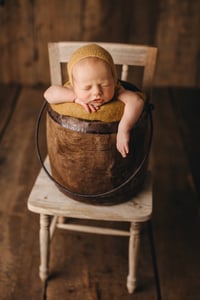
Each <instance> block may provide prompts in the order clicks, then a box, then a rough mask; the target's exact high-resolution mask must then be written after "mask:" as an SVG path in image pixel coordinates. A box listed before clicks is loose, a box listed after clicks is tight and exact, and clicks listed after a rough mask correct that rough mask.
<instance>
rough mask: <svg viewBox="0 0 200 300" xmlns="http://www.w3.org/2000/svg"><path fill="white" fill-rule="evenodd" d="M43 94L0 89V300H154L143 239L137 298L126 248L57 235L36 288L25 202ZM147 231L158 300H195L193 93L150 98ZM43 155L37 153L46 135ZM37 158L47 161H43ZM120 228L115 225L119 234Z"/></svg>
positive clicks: (198, 275) (34, 247)
mask: <svg viewBox="0 0 200 300" xmlns="http://www.w3.org/2000/svg"><path fill="white" fill-rule="evenodd" d="M43 91H44V87H37V88H27V87H24V88H21V87H16V86H2V85H0V97H1V99H0V174H1V176H0V195H1V198H0V299H1V300H22V299H28V300H44V299H46V300H57V299H59V300H65V299H66V300H111V299H113V300H125V299H126V300H128V299H134V300H139V299H140V300H144V299H145V300H146V299H148V300H154V299H157V296H156V288H155V281H154V276H153V269H152V261H151V256H150V246H149V240H148V237H147V230H146V228H144V234H143V236H142V241H141V254H140V262H139V274H138V275H139V279H140V284H139V287H138V290H137V291H136V292H135V294H133V295H129V294H128V293H127V290H126V276H127V262H128V260H127V246H128V241H127V239H126V238H119V237H106V236H99V235H93V234H91V235H89V234H81V233H73V232H72V233H71V232H67V231H57V232H56V234H55V237H54V239H53V242H52V247H51V264H50V271H51V277H50V280H49V281H48V283H47V285H46V286H43V284H42V283H41V282H40V280H39V278H38V266H39V244H38V230H39V216H38V215H36V214H33V213H31V212H29V211H28V210H27V198H28V195H29V193H30V190H31V188H32V186H33V184H34V180H35V178H36V176H37V173H38V171H39V169H40V165H39V162H38V159H37V157H36V154H35V148H34V147H35V146H34V130H35V121H36V117H37V115H38V111H39V109H40V107H41V104H42V102H43V98H42V92H43ZM154 104H155V110H154V127H155V131H154V142H153V147H152V152H151V164H152V167H153V174H154V213H153V229H154V239H155V247H156V253H157V263H158V269H159V275H160V284H161V292H162V299H163V300H198V299H200V235H199V232H200V201H199V195H200V175H199V167H200V133H199V128H200V118H199V115H200V90H192V89H170V88H169V89H166V88H156V89H154ZM41 134H42V139H41V147H42V149H45V142H44V137H45V134H44V127H42V132H41ZM44 154H45V153H44ZM120 226H122V225H120Z"/></svg>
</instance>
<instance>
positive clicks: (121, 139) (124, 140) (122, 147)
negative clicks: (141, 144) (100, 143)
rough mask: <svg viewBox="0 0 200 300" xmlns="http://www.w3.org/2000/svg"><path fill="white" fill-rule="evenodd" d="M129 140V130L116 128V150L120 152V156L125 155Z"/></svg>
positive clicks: (127, 150)
mask: <svg viewBox="0 0 200 300" xmlns="http://www.w3.org/2000/svg"><path fill="white" fill-rule="evenodd" d="M129 140H130V132H129V131H126V132H125V131H123V130H118V133H117V150H118V151H119V152H120V153H121V155H122V157H124V158H125V157H126V156H127V154H128V153H129Z"/></svg>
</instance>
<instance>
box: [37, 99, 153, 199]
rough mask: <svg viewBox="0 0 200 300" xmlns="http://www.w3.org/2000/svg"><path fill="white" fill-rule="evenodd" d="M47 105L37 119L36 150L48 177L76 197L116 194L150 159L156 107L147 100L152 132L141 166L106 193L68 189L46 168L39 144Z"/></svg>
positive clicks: (45, 103)
mask: <svg viewBox="0 0 200 300" xmlns="http://www.w3.org/2000/svg"><path fill="white" fill-rule="evenodd" d="M46 106H47V102H46V101H45V102H44V103H43V105H42V107H41V109H40V112H39V115H38V118H37V121H36V129H35V144H36V152H37V155H38V159H39V161H40V164H41V166H42V168H43V169H44V171H45V172H46V174H47V175H48V177H49V178H50V179H51V180H52V181H53V182H54V183H55V184H56V185H58V186H59V188H60V189H61V190H63V191H65V192H67V193H68V194H69V195H71V196H74V197H81V198H90V199H92V198H103V197H108V196H111V195H112V194H114V193H115V192H117V191H119V190H120V189H121V188H123V187H124V186H126V185H127V184H128V183H130V182H131V181H132V180H133V179H134V177H136V176H137V174H138V173H139V172H140V170H141V169H142V167H143V166H144V164H145V162H146V161H147V159H148V155H149V152H150V148H151V144H152V138H153V118H152V109H153V108H154V106H153V104H151V103H149V102H148V101H146V107H145V109H146V110H147V114H148V117H149V122H150V134H149V141H148V145H147V151H146V153H145V155H144V157H143V159H142V161H141V163H140V164H139V166H138V167H137V168H136V170H135V171H134V172H133V173H132V175H130V177H129V178H128V179H126V180H125V181H124V182H123V183H121V184H120V185H118V186H116V187H114V188H113V189H111V190H109V191H107V192H104V193H98V194H79V193H76V192H72V191H70V190H69V189H67V188H66V187H65V186H63V185H62V184H60V183H59V182H58V181H57V180H55V179H54V178H53V176H52V175H51V174H50V173H49V171H48V169H47V168H46V166H45V164H44V162H43V159H42V156H41V152H40V146H39V130H40V123H41V118H42V115H43V112H44V110H45V108H46Z"/></svg>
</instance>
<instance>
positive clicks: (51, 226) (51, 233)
mask: <svg viewBox="0 0 200 300" xmlns="http://www.w3.org/2000/svg"><path fill="white" fill-rule="evenodd" d="M57 222H58V217H57V216H54V217H53V218H52V220H51V224H50V239H52V238H53V234H54V231H55V229H56V225H57Z"/></svg>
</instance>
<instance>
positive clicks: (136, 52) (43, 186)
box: [28, 42, 159, 293]
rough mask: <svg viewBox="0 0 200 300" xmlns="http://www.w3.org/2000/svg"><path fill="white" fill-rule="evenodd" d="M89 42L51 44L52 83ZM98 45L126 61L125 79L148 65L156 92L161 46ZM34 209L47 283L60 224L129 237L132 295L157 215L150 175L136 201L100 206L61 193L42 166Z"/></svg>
mask: <svg viewBox="0 0 200 300" xmlns="http://www.w3.org/2000/svg"><path fill="white" fill-rule="evenodd" d="M83 44H86V43H85V42H58V43H50V44H49V47H48V49H49V62H50V74H51V83H52V84H62V83H63V79H62V72H61V71H62V68H61V63H67V61H68V59H69V57H70V55H71V53H72V52H74V50H75V49H77V48H79V47H80V46H82V45H83ZM98 44H99V45H101V46H103V47H104V48H106V49H107V50H108V51H109V52H110V53H111V55H112V57H113V59H114V62H115V64H117V65H122V73H121V79H122V80H127V76H128V70H129V66H142V67H143V68H144V72H143V78H142V89H143V91H145V92H146V93H147V95H150V90H151V86H152V79H153V74H154V69H155V63H156V54H157V49H156V48H154V47H148V46H139V45H126V44H113V43H98ZM45 164H46V166H47V168H48V166H49V162H48V158H47V159H46V162H45ZM28 209H29V210H30V211H32V212H35V213H38V214H40V255H41V264H40V271H39V275H40V278H41V279H42V280H43V281H45V280H46V279H47V278H48V265H49V248H50V240H51V238H52V235H53V233H54V229H55V228H56V227H57V228H62V229H68V230H77V231H82V232H93V233H97V234H108V235H119V236H124V237H129V273H128V277H127V288H128V292H129V293H132V292H133V291H134V290H135V288H136V267H137V261H138V253H139V240H140V228H141V224H142V223H144V222H147V221H150V219H151V215H152V182H151V174H150V173H149V175H148V176H147V180H146V183H145V186H144V189H143V191H142V192H140V193H139V194H138V195H137V196H136V197H134V198H133V199H132V200H130V201H128V202H125V203H122V204H118V205H112V206H94V205H90V204H84V203H81V202H78V201H75V200H73V199H71V198H69V197H67V196H66V195H64V194H63V193H61V192H60V191H59V190H58V189H57V187H56V186H55V185H54V183H53V182H51V181H50V179H49V178H48V176H47V175H46V173H45V172H44V170H43V169H42V170H41V171H40V173H39V175H38V177H37V179H36V182H35V184H34V186H33V189H32V191H31V193H30V196H29V199H28ZM52 217H53V218H52ZM63 217H67V218H77V219H88V220H102V221H116V222H117V221H119V222H130V230H129V231H124V230H117V229H113V228H101V227H92V226H86V225H84V226H83V225H82V226H81V225H78V224H70V223H68V222H66V223H65V222H62V218H63ZM150 235H151V233H150ZM152 245H153V244H152ZM153 249H154V248H153ZM152 255H153V258H154V261H153V262H154V263H153V266H154V271H155V276H156V279H157V286H158V276H157V267H156V261H155V253H154V251H153V252H152ZM158 288H159V286H158Z"/></svg>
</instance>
